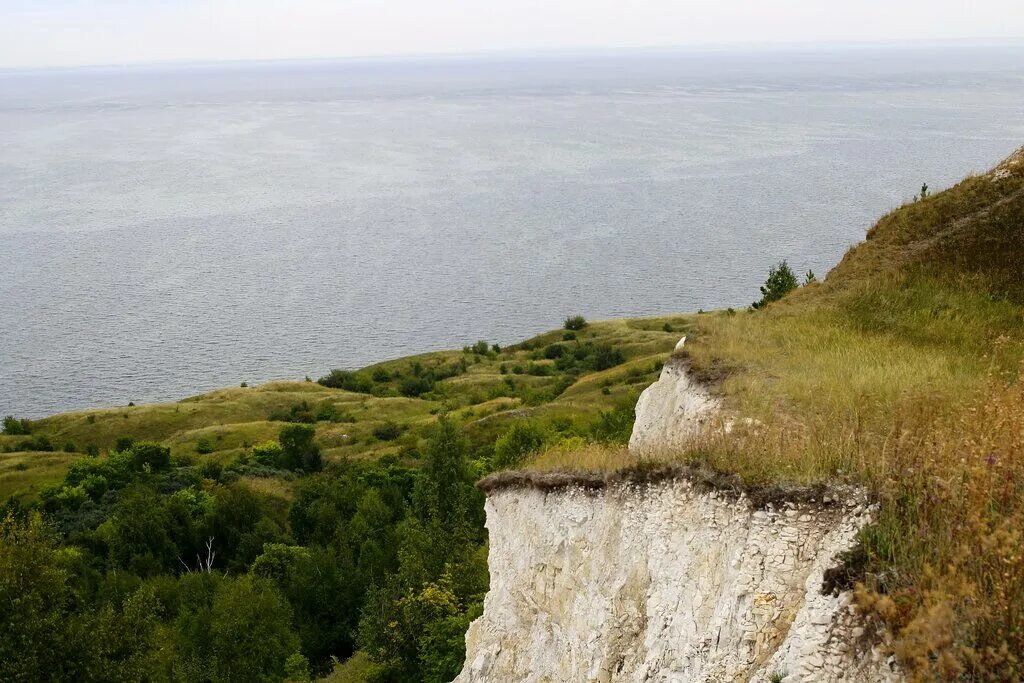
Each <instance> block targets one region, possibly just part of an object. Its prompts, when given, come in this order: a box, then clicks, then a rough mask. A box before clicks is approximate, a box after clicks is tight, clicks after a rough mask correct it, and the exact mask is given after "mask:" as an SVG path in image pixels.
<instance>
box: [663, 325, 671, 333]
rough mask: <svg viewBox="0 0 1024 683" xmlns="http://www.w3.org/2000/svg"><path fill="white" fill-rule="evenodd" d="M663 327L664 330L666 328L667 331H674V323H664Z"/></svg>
mask: <svg viewBox="0 0 1024 683" xmlns="http://www.w3.org/2000/svg"><path fill="white" fill-rule="evenodd" d="M661 329H663V330H664V331H666V332H671V331H672V325H671V324H670V323H665V324H664V325H663V326H662V328H661Z"/></svg>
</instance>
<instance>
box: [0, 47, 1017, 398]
mask: <svg viewBox="0 0 1024 683" xmlns="http://www.w3.org/2000/svg"><path fill="white" fill-rule="evenodd" d="M1021 144H1024V46H1021V45H1017V46H1013V45H1010V46H992V45H989V46H975V47H967V46H945V47H923V46H917V47H911V48H895V47H892V48H870V49H869V48H850V49H845V50H835V51H821V50H810V49H804V50H792V51H785V50H776V51H766V52H724V51H704V52H629V53H620V54H612V53H605V54H588V55H545V56H533V57H517V58H512V57H500V58H499V57H488V58H436V59H426V60H390V61H383V60H376V61H346V62H334V63H325V62H317V63H308V62H307V63H272V64H238V65H227V66H225V65H221V66H208V65H206V66H188V67H174V68H171V67H159V68H158V67H148V68H132V69H90V70H74V71H51V72H34V73H26V72H22V73H14V72H8V73H0V415H3V414H7V413H14V414H16V415H19V416H29V417H36V416H41V415H45V414H48V413H52V412H54V411H59V410H68V409H74V408H82V407H88V406H103V405H118V404H121V405H123V404H126V403H128V402H129V401H135V402H142V401H156V400H166V399H174V398H180V397H183V396H187V395H190V394H194V393H198V392H200V391H202V390H206V389H211V388H214V387H219V386H225V385H237V384H238V383H239V382H241V381H242V380H247V381H249V382H260V381H264V380H268V379H272V378H301V377H303V376H304V375H307V374H308V375H312V376H314V377H315V376H317V375H319V374H321V373H323V372H325V371H327V370H328V369H329V368H331V367H357V366H360V365H364V364H367V363H369V362H372V361H375V360H380V359H385V358H389V357H394V356H399V355H404V354H410V353H415V352H421V351H428V350H433V349H438V348H446V347H461V346H462V345H463V344H464V343H468V342H472V341H474V340H476V339H481V338H482V339H488V340H491V341H497V342H510V341H513V340H518V339H521V338H524V337H526V336H528V335H530V334H532V333H535V332H539V331H542V330H545V329H549V328H552V327H556V326H558V325H559V324H560V322H561V320H562V319H563V318H564V317H565V316H566V315H568V314H574V313H582V314H583V315H585V316H587V317H588V318H607V317H617V316H636V315H650V314H660V313H666V312H675V311H690V310H696V309H697V308H700V307H703V308H713V307H720V306H729V305H732V306H743V305H746V304H748V303H749V302H750V301H751V300H753V299H754V298H755V294H756V291H757V285H758V284H759V282H760V281H761V280H763V277H764V274H765V272H766V270H767V268H768V266H769V265H770V264H772V263H773V262H776V261H778V260H780V259H782V258H787V259H789V261H790V263H791V264H793V265H794V266H795V267H796V268H798V269H800V270H801V271H803V270H806V269H808V268H813V269H814V270H815V271H816V272H817V273H819V275H820V274H822V273H824V272H826V271H827V270H828V268H829V267H830V266H831V265H832V264H834V263H835V262H836V261H837V260H838V259H839V257H840V256H841V255H842V254H843V252H844V251H845V250H846V249H847V247H848V246H849V245H851V244H853V243H855V242H857V241H859V240H860V239H861V238H862V236H863V234H864V232H865V230H866V229H867V228H868V227H869V226H870V224H871V223H873V222H874V220H876V219H877V218H878V217H879V216H880V215H881V214H882V213H883V212H885V211H887V210H889V209H891V208H893V207H895V206H897V205H899V204H900V203H902V202H904V201H906V200H908V199H910V198H911V197H912V196H913V195H914V194H915V192H916V191H917V190H918V188H919V187H920V186H921V183H922V182H927V183H928V184H929V185H930V186H932V187H933V188H941V187H943V186H947V185H949V184H951V183H953V182H955V181H956V180H958V179H959V178H961V177H962V176H964V175H965V174H967V173H969V172H972V171H981V170H985V169H987V168H988V167H989V166H991V165H992V164H993V163H994V162H996V161H998V160H999V159H1001V158H1002V157H1004V156H1006V155H1007V154H1009V153H1010V152H1011V151H1012V150H1013V149H1015V148H1016V147H1018V146H1020V145H1021Z"/></svg>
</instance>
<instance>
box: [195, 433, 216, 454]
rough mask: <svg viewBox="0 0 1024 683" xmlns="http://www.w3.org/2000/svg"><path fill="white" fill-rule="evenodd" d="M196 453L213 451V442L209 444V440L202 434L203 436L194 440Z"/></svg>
mask: <svg viewBox="0 0 1024 683" xmlns="http://www.w3.org/2000/svg"><path fill="white" fill-rule="evenodd" d="M196 453H198V454H199V455H206V454H208V453H213V444H211V443H210V440H209V439H207V438H206V437H205V436H204V437H203V438H201V439H199V441H196Z"/></svg>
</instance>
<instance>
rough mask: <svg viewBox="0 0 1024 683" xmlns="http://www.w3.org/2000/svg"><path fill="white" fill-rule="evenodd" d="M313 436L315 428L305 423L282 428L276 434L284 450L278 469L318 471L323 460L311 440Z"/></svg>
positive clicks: (317, 447)
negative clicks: (279, 432)
mask: <svg viewBox="0 0 1024 683" xmlns="http://www.w3.org/2000/svg"><path fill="white" fill-rule="evenodd" d="M315 436H316V430H315V429H313V428H312V427H310V426H307V425H302V424H292V425H288V426H287V427H285V428H284V429H282V430H281V434H280V435H279V436H278V441H280V442H281V449H282V451H284V453H283V461H282V463H281V464H282V465H283V467H281V468H280V469H288V470H303V471H305V472H319V471H320V470H321V468H322V467H323V460H322V458H321V456H320V448H319V446H317V445H316V443H314V442H313V439H314V437H315Z"/></svg>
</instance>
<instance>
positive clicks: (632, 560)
mask: <svg viewBox="0 0 1024 683" xmlns="http://www.w3.org/2000/svg"><path fill="white" fill-rule="evenodd" d="M832 496H834V500H831V498H832V497H830V496H826V497H829V498H830V502H829V503H824V502H822V501H821V500H817V501H814V502H803V503H799V504H795V503H793V504H786V503H780V504H778V505H776V506H774V507H773V506H772V505H769V506H768V507H767V508H766V509H756V508H755V507H754V506H752V505H751V504H750V501H749V500H747V499H746V498H745V497H744V496H742V495H739V496H737V495H734V494H732V493H719V492H714V491H701V490H698V489H697V488H695V487H694V486H693V485H692V484H690V483H689V482H688V481H687V480H685V479H678V480H667V481H664V482H660V483H654V484H647V485H641V486H637V485H633V484H628V483H622V484H617V485H614V486H611V487H609V488H605V489H602V490H598V491H595V490H593V489H582V488H574V487H568V488H566V489H563V490H553V491H546V492H545V491H540V490H536V489H529V488H527V489H523V488H515V487H512V488H505V489H497V490H493V491H491V493H490V495H489V497H488V500H487V528H488V531H489V532H490V539H491V540H490V556H489V564H490V571H491V586H490V591H489V593H488V594H487V599H486V602H485V604H484V614H483V616H482V617H481V618H480V619H478V620H477V621H475V622H474V623H473V625H472V626H471V627H470V629H469V632H468V633H467V636H466V642H467V658H466V664H465V668H464V669H463V671H462V674H461V675H460V676H459V678H458V679H457V680H458V681H462V682H466V683H468V682H470V681H748V680H750V681H768V680H772V677H773V676H781V677H783V678H782V680H785V681H839V680H844V681H881V680H886V679H887V678H888V676H889V675H888V673H887V667H886V666H885V665H884V663H883V662H880V661H877V658H876V659H872V657H871V656H870V653H869V654H868V655H867V656H859V655H858V652H857V648H858V647H860V644H859V642H858V639H857V638H856V637H855V636H856V633H857V631H856V627H855V625H854V624H852V623H851V621H852V619H851V617H850V614H849V611H848V609H847V606H848V603H849V600H850V598H849V595H839V596H833V595H826V594H822V592H821V587H822V581H823V576H824V572H825V570H826V569H827V568H828V567H829V566H830V565H831V563H832V562H833V561H834V557H835V556H836V554H837V553H839V552H840V551H842V550H845V549H846V548H847V547H849V545H850V544H851V542H852V541H853V538H854V536H855V534H856V532H857V530H858V529H859V528H860V526H861V525H862V524H864V523H865V521H866V520H867V518H868V516H869V515H870V509H869V507H868V506H867V505H866V503H865V502H864V501H863V500H862V499H860V498H858V497H857V496H856V494H854V493H852V492H849V491H846V492H843V493H835V494H832Z"/></svg>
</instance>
